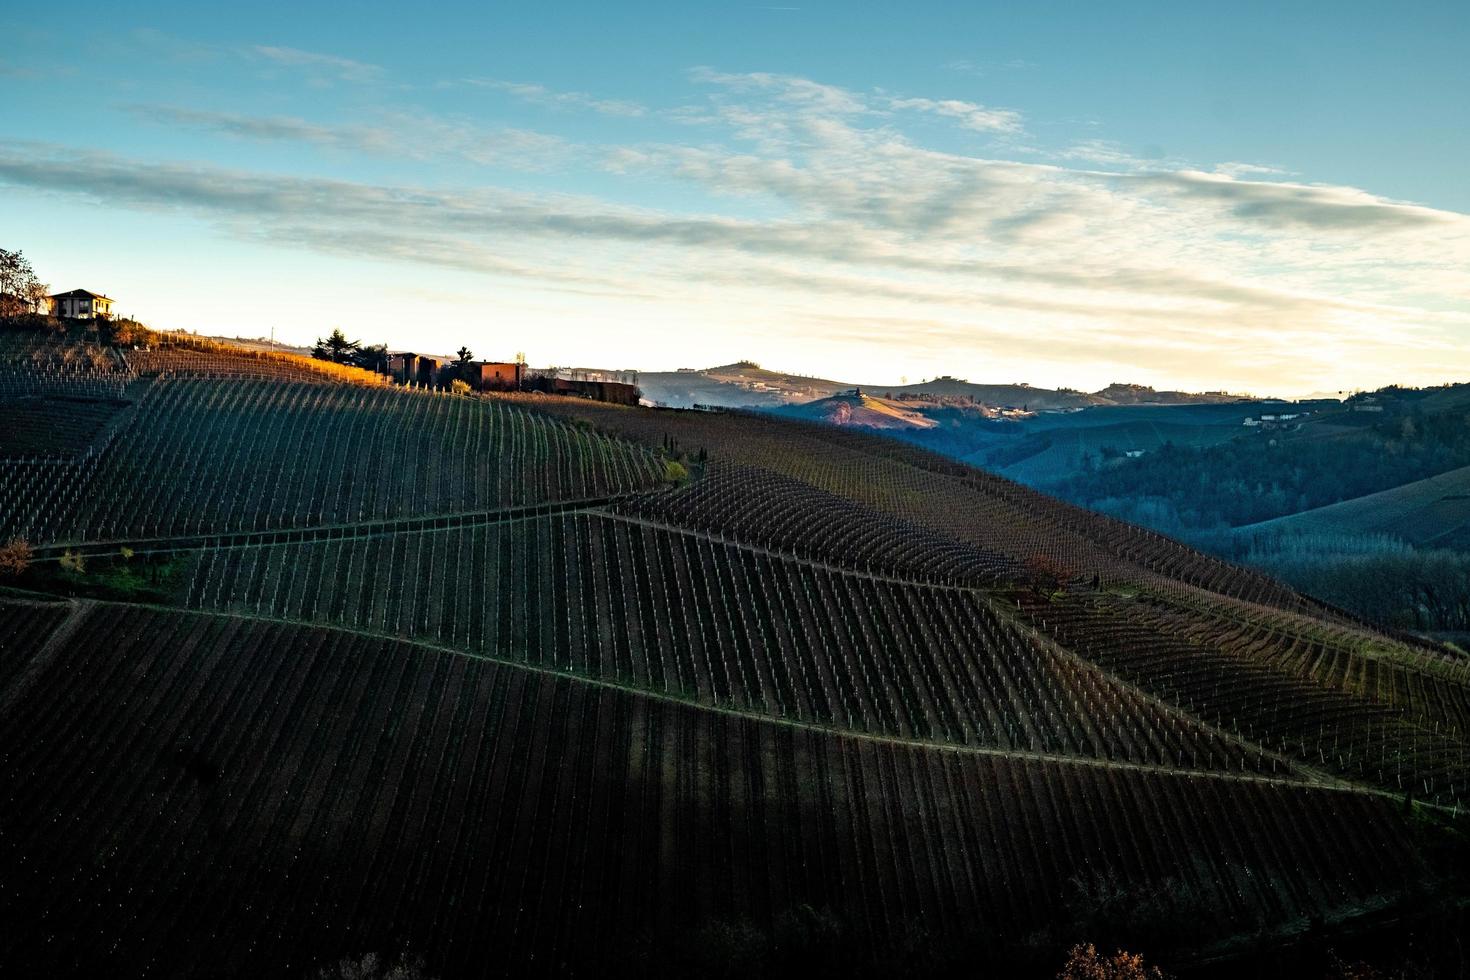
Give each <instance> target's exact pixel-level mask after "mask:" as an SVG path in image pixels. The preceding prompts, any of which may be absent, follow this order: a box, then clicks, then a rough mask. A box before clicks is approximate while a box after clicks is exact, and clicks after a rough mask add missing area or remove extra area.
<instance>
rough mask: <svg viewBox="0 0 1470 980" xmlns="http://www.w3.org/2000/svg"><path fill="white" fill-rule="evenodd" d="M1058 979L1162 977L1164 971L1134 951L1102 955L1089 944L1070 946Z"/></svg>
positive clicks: (1150, 979)
mask: <svg viewBox="0 0 1470 980" xmlns="http://www.w3.org/2000/svg"><path fill="white" fill-rule="evenodd" d="M1057 980H1164V972H1163V971H1162V970H1160V969H1159V968H1158V967H1156V966H1145V965H1144V962H1143V957H1142V956H1139V955H1138V954H1137V953H1128V952H1125V951H1123V950H1121V949H1120V950H1118V951H1117V952H1116V953H1114V954H1113V955H1112V956H1110V957H1104V956H1102V955H1100V954H1099V953H1098V951H1097V947H1096V946H1094V945H1092V943H1088V944H1087V945H1086V946H1083V945H1081V944H1078V945H1076V946H1073V947H1072V951H1071V952H1070V953H1069V954H1068V955H1067V962H1066V964H1065V965H1064V966H1063V967H1062V972H1060V973H1058V974H1057Z"/></svg>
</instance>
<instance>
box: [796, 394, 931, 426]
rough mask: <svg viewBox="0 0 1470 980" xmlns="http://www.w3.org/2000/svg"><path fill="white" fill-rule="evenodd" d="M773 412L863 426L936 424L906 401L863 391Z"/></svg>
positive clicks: (831, 423)
mask: <svg viewBox="0 0 1470 980" xmlns="http://www.w3.org/2000/svg"><path fill="white" fill-rule="evenodd" d="M772 411H773V412H775V414H777V415H780V416H782V417H784V418H792V419H804V420H806V421H809V422H825V423H827V424H828V425H850V426H857V427H859V428H864V429H932V428H933V427H934V426H936V425H938V424H939V423H937V422H935V421H934V420H933V419H932V418H930V417H929V416H928V415H926V414H925V413H924V412H923V411H918V410H915V409H914V408H912V407H911V406H909V405H908V404H907V403H905V402H901V401H897V400H894V399H891V398H875V397H873V396H872V395H866V394H853V393H846V394H837V395H833V396H831V397H830V398H822V399H818V400H817V401H812V402H805V403H802V404H798V405H787V406H785V407H782V408H777V409H773V410H772Z"/></svg>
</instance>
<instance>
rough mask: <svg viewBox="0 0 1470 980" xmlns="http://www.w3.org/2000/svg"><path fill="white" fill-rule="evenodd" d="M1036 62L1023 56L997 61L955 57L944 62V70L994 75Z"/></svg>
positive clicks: (1033, 64)
mask: <svg viewBox="0 0 1470 980" xmlns="http://www.w3.org/2000/svg"><path fill="white" fill-rule="evenodd" d="M1035 67H1036V63H1035V62H1033V61H1027V60H1026V59H1025V58H1006V59H1002V60H999V61H994V60H992V61H982V60H976V59H974V58H955V59H954V60H953V61H946V62H945V63H944V70H945V71H952V72H956V73H958V74H961V75H977V76H981V77H983V76H985V75H995V74H999V73H1000V72H1008V71H1025V70H1027V69H1030V68H1035Z"/></svg>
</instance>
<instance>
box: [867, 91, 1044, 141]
mask: <svg viewBox="0 0 1470 980" xmlns="http://www.w3.org/2000/svg"><path fill="white" fill-rule="evenodd" d="M888 107H889V108H890V109H896V110H905V109H907V110H911V111H914V112H928V113H933V114H934V115H936V116H945V117H947V118H949V119H953V120H955V121H957V122H958V123H959V124H960V125H961V126H963V127H964V128H965V129H973V130H976V131H977V132H981V133H986V132H992V133H1019V132H1021V114H1020V113H1019V112H1016V111H1015V110H1013V109H991V108H988V107H986V106H983V105H978V104H976V103H974V102H963V101H961V100H959V99H891V100H889V102H888Z"/></svg>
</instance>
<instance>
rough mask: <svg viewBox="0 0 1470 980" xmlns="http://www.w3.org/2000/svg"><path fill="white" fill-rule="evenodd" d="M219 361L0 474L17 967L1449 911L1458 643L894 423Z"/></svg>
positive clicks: (173, 374)
mask: <svg viewBox="0 0 1470 980" xmlns="http://www.w3.org/2000/svg"><path fill="white" fill-rule="evenodd" d="M209 356H210V357H211V358H213V359H214V360H212V361H211V362H210V367H209V369H208V370H203V369H201V366H200V365H196V364H195V363H194V361H193V359H192V358H185V359H182V360H181V361H180V362H178V363H177V364H171V365H169V366H165V367H161V368H160V369H159V370H158V371H157V372H156V373H155V374H152V375H151V376H143V375H142V374H141V372H135V373H136V374H138V375H139V376H137V377H134V376H132V375H131V374H126V373H125V375H124V377H123V378H121V379H117V380H118V381H119V383H120V385H121V387H120V388H117V389H114V388H106V389H105V390H93V389H94V387H95V382H96V378H95V377H93V376H92V375H91V374H86V373H82V372H72V373H67V372H55V376H54V377H50V376H48V380H47V383H48V384H50V385H53V386H55V390H54V391H52V392H51V394H49V395H48V396H47V398H48V400H47V401H46V402H45V405H46V406H47V407H46V412H48V413H52V414H53V415H54V417H55V418H57V419H58V420H60V421H65V420H66V419H67V417H68V413H73V412H74V413H75V414H76V416H77V417H76V418H75V419H74V420H72V422H74V424H71V423H68V424H67V425H64V426H61V427H60V428H58V430H57V431H58V432H63V433H65V435H64V442H65V446H64V451H61V450H58V451H48V450H47V447H45V446H44V445H40V446H37V445H33V444H35V443H38V442H44V438H43V434H42V433H39V432H35V431H33V432H31V433H30V434H29V435H28V436H27V442H26V445H25V446H21V445H19V444H17V446H16V448H15V450H14V451H13V452H12V453H11V454H9V455H7V456H6V457H5V458H4V459H3V460H0V500H4V501H5V502H6V503H5V509H4V510H3V511H0V519H3V522H4V528H3V532H4V534H3V536H4V537H10V536H21V537H24V538H25V539H26V540H27V541H28V543H29V545H30V547H31V549H32V550H33V555H34V558H35V560H34V561H33V563H32V564H31V566H30V567H29V568H28V569H26V570H25V571H24V572H22V573H21V574H20V575H19V576H18V577H12V578H11V579H8V580H6V581H5V582H4V583H0V584H3V585H4V586H5V588H4V589H3V590H0V801H3V806H0V916H3V921H5V922H6V923H7V924H8V926H9V928H7V930H5V931H3V932H0V963H3V964H4V965H5V966H6V967H7V968H8V969H9V970H10V971H13V972H15V973H16V974H17V975H33V976H43V975H44V976H64V975H70V976H99V975H136V974H143V973H152V974H157V975H164V976H188V975H200V974H215V975H220V974H224V975H238V976H299V975H302V974H303V973H306V972H308V971H311V970H314V969H316V968H317V967H320V966H324V965H330V964H332V963H335V962H337V961H338V960H340V959H341V958H343V957H346V956H358V955H361V954H362V953H363V952H366V951H371V950H386V949H392V948H403V949H409V950H413V951H418V952H421V953H423V954H424V955H425V957H426V958H427V960H428V966H429V968H430V969H431V970H433V971H435V972H437V973H439V974H442V975H445V976H453V977H462V976H499V975H526V974H567V973H590V972H594V971H595V972H598V973H614V974H618V973H625V972H631V971H633V970H638V971H641V972H643V973H645V974H663V973H674V974H689V975H696V974H697V975H709V974H711V973H720V972H729V971H730V970H732V969H733V970H735V971H736V972H740V971H755V970H760V971H765V972H768V973H773V974H781V973H789V972H791V971H792V970H796V969H805V970H812V969H814V967H813V964H818V965H819V967H820V969H825V970H828V971H832V970H835V971H837V972H838V973H840V974H842V975H849V976H862V975H874V976H877V975H891V974H892V973H894V972H895V971H909V972H919V973H923V974H943V973H950V974H952V975H960V974H966V975H973V973H974V971H975V970H977V969H985V968H991V969H994V970H996V971H998V972H1000V973H1001V974H1003V975H1019V976H1024V975H1045V974H1047V973H1050V972H1052V971H1054V970H1055V968H1056V965H1057V964H1058V963H1059V962H1060V957H1061V955H1062V953H1063V952H1064V951H1065V949H1066V947H1067V946H1069V945H1070V944H1071V943H1073V942H1077V941H1086V940H1100V941H1103V942H1107V943H1109V944H1120V945H1129V946H1130V948H1140V949H1144V950H1145V951H1147V952H1148V953H1149V956H1150V959H1151V960H1154V959H1157V960H1160V961H1162V962H1163V963H1165V964H1166V965H1168V966H1170V967H1171V968H1174V969H1178V970H1189V969H1191V968H1194V967H1198V966H1199V965H1201V964H1203V963H1207V962H1217V961H1220V960H1225V961H1230V960H1232V959H1235V958H1239V957H1242V956H1251V955H1255V956H1259V957H1268V958H1269V960H1270V961H1271V962H1276V963H1289V962H1291V957H1290V955H1288V953H1287V952H1283V950H1289V949H1290V948H1292V947H1293V944H1294V943H1296V942H1297V941H1298V940H1300V939H1301V937H1303V936H1307V935H1311V936H1313V937H1317V936H1320V935H1321V934H1322V932H1323V930H1351V929H1356V928H1366V927H1369V926H1371V925H1372V924H1373V923H1375V922H1377V921H1380V920H1389V921H1393V922H1394V923H1395V926H1394V928H1395V929H1396V930H1398V931H1399V933H1410V934H1411V933H1412V932H1413V929H1414V922H1415V921H1417V919H1416V918H1415V917H1416V916H1420V915H1422V914H1424V911H1425V910H1426V909H1430V908H1437V907H1439V903H1442V902H1449V903H1453V902H1455V901H1457V900H1458V898H1459V896H1461V895H1463V894H1464V889H1465V885H1466V883H1465V882H1464V881H1463V880H1461V879H1460V878H1459V877H1457V875H1458V874H1459V872H1458V871H1457V870H1456V868H1457V865H1456V864H1455V860H1459V858H1455V859H1454V860H1448V859H1446V857H1445V855H1446V854H1449V855H1451V856H1452V857H1453V856H1454V855H1456V854H1458V853H1459V852H1458V851H1456V850H1455V847H1457V846H1459V845H1456V844H1455V841H1457V840H1460V839H1461V838H1460V837H1457V836H1455V835H1456V834H1462V833H1463V820H1464V818H1463V816H1461V814H1462V812H1463V809H1464V803H1465V802H1466V801H1467V800H1470V659H1467V658H1466V657H1465V655H1464V654H1462V653H1460V652H1458V651H1456V650H1454V649H1451V648H1448V647H1444V646H1440V645H1437V644H1433V643H1430V642H1426V641H1423V640H1419V639H1417V638H1414V637H1410V636H1401V635H1397V634H1392V633H1389V632H1385V631H1381V630H1375V629H1373V628H1371V627H1368V626H1365V625H1364V624H1362V623H1360V622H1358V621H1357V620H1356V619H1354V618H1353V617H1352V616H1350V615H1348V614H1346V613H1343V612H1341V611H1340V610H1337V609H1334V608H1332V607H1329V606H1326V605H1324V604H1323V603H1321V602H1318V601H1315V600H1312V599H1310V598H1307V597H1305V596H1303V595H1300V594H1298V593H1296V592H1294V591H1293V590H1292V589H1290V588H1288V587H1286V586H1284V585H1282V584H1281V583H1279V582H1276V581H1274V580H1272V579H1270V578H1268V577H1266V576H1264V575H1261V574H1259V573H1255V572H1252V571H1249V570H1247V569H1244V568H1242V567H1239V566H1236V565H1232V564H1229V563H1226V562H1222V561H1220V560H1218V559H1215V558H1211V557H1209V556H1207V555H1204V554H1201V553H1199V552H1196V551H1193V550H1191V549H1189V548H1187V547H1185V546H1183V545H1181V544H1179V543H1177V542H1175V541H1172V540H1170V539H1168V538H1165V537H1162V536H1160V535H1158V534H1155V533H1152V532H1149V531H1146V530H1143V529H1141V528H1137V527H1133V526H1131V525H1127V524H1124V523H1122V522H1119V521H1116V520H1113V519H1110V518H1107V517H1104V516H1101V515H1098V514H1095V513H1091V512H1088V511H1085V510H1082V509H1080V508H1077V507H1074V506H1071V505H1068V504H1065V503H1063V502H1061V501H1058V500H1055V499H1053V498H1050V497H1047V496H1044V495H1042V494H1040V493H1037V492H1035V491H1033V490H1030V489H1027V488H1026V487H1024V486H1021V485H1019V484H1017V483H1014V482H1011V481H1009V480H1007V479H1004V478H1001V477H998V476H995V475H993V474H989V473H986V472H983V471H981V470H977V469H975V468H972V467H970V466H967V465H965V464H963V463H959V462H956V461H953V460H949V459H946V458H943V457H941V456H938V455H936V454H933V453H930V452H927V451H925V450H923V449H920V448H917V447H914V446H911V445H907V444H904V443H900V442H897V441H894V440H890V439H886V438H882V437H880V436H877V435H872V434H868V433H866V432H863V431H860V430H855V429H851V428H842V427H836V426H831V425H826V424H821V423H817V422H811V421H804V420H801V419H788V418H780V417H776V416H773V415H770V414H764V413H745V412H705V411H677V410H665V409H657V410H656V409H647V408H626V407H618V406H613V405H606V404H602V403H598V402H592V401H587V400H584V399H566V398H555V397H550V396H531V395H503V396H484V397H468V396H454V395H446V394H439V393H433V392H426V391H416V390H406V389H399V388H392V387H382V386H378V385H376V384H370V383H368V382H367V381H366V380H365V379H361V378H357V377H355V376H353V375H351V374H336V373H329V372H327V373H317V374H315V375H313V374H311V366H310V365H309V364H307V365H303V364H301V363H298V362H297V361H293V360H291V359H289V358H285V357H284V356H283V357H281V358H279V359H276V358H272V359H265V360H262V359H260V358H259V357H256V356H255V355H253V354H251V353H250V352H241V353H239V354H236V353H235V352H234V351H232V350H231V349H229V348H228V347H222V348H220V349H216V350H212V351H211V352H210V353H209ZM235 358H238V359H239V360H238V364H236V363H235V362H234V361H233V359H235ZM234 366H238V367H239V368H240V370H239V371H235V370H232V369H231V368H232V367H234ZM191 367H192V370H191ZM68 385H71V386H73V387H71V388H70V389H68V387H67V386H68ZM26 397H27V398H29V397H30V396H26ZM874 401H881V400H877V399H875V400H874ZM103 402H105V403H106V404H107V405H109V406H114V408H113V409H109V413H110V414H108V416H107V419H106V420H105V421H104V422H103V423H102V424H100V425H98V424H97V423H96V422H95V418H94V416H95V415H96V413H97V411H98V410H97V409H96V407H95V406H96V404H98V403H103ZM8 404H9V403H7V402H5V401H4V400H3V399H0V407H5V406H7V405H8ZM859 409H860V410H861V411H873V412H880V411H881V410H882V409H881V408H880V407H873V408H869V407H868V406H867V404H866V402H864V403H862V404H861V405H859ZM7 411H8V409H7ZM27 447H29V448H27ZM674 463H678V464H679V465H678V466H675V465H672V464H674ZM1409 795H1411V796H1412V800H1409V799H1407V796H1409ZM1457 827H1458V828H1461V829H1459V830H1456V828H1457ZM1314 941H1315V940H1314Z"/></svg>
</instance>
